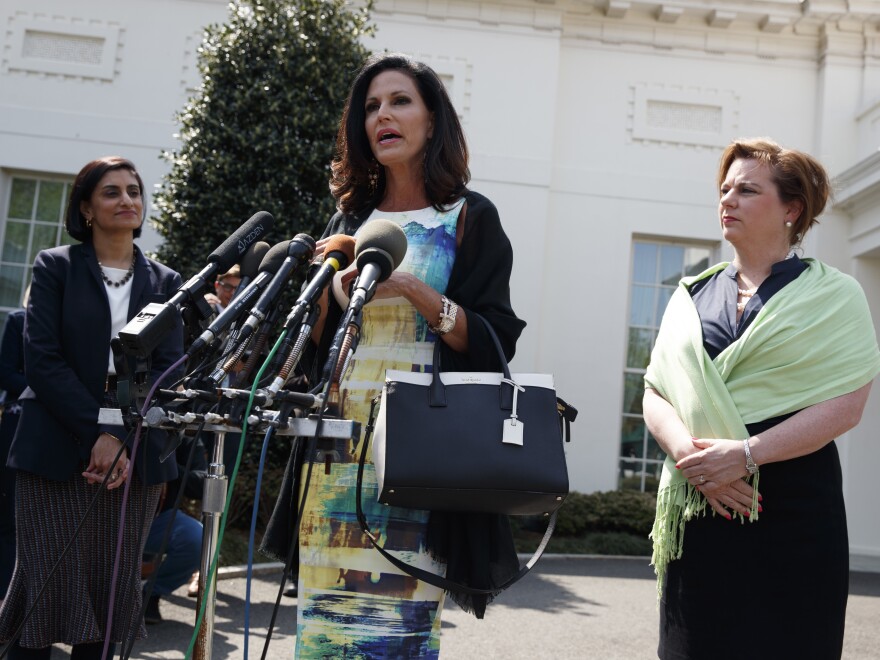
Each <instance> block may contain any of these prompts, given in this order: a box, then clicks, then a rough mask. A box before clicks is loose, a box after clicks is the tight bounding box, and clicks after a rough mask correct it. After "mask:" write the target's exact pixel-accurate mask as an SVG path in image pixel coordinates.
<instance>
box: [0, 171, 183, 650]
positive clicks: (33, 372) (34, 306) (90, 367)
mask: <svg viewBox="0 0 880 660" xmlns="http://www.w3.org/2000/svg"><path fill="white" fill-rule="evenodd" d="M144 217H145V206H144V184H143V181H142V180H141V177H140V175H139V174H138V173H137V170H136V169H135V167H134V165H133V164H132V163H131V162H130V161H128V160H125V159H123V158H119V157H115V156H111V157H104V158H99V159H97V160H93V161H92V162H90V163H88V164H87V165H86V166H85V167H83V168H82V170H81V171H80V172H79V174H78V175H77V177H76V179H75V181H74V182H73V184H72V186H71V190H70V197H69V200H68V205H67V210H66V213H65V227H66V229H67V232H68V233H69V234H70V236H71V237H73V238H74V239H75V240H76V241H78V243H76V244H74V245H64V246H61V247H56V248H52V249H48V250H43V251H42V252H40V253H39V254H38V255H37V258H36V261H35V262H34V267H33V281H32V284H31V292H30V299H29V301H28V306H27V313H26V325H25V349H24V350H25V378H26V380H27V384H28V386H29V387H28V388H27V389H26V390H25V392H24V393H23V394H22V396H21V404H22V413H21V419H20V422H19V425H18V429H17V431H16V435H15V438H14V440H13V443H12V448H11V450H10V454H9V460H8V465H9V467H11V468H14V469H15V470H17V482H16V513H15V514H16V533H17V538H18V546H17V561H16V567H15V571H14V573H13V576H12V582H11V584H10V586H9V590H8V592H7V596H6V600H5V601H4V603H3V606H2V609H0V640H2V641H4V642H9V641H10V640H14V639H15V637H16V635H19V634H20V636H19V637H18V641H17V642H16V643H15V645H14V646H13V647H12V648H11V649H10V654H9V657H10V658H13V659H14V658H46V659H48V658H49V657H50V653H51V645H52V644H55V643H63V644H68V645H71V646H72V647H73V651H72V655H71V657H73V658H82V659H85V658H100V657H101V655H102V652H103V650H104V647H105V641H107V642H112V643H114V644H115V643H120V642H123V641H125V640H126V639H129V636H130V635H134V636H136V637H143V636H145V634H146V633H145V630H144V628H143V625H142V622H141V621H137V620H135V617H136V615H137V613H138V612H139V611H140V609H141V585H140V564H141V552H142V549H143V543H144V541H145V539H146V537H147V530H148V529H149V527H150V523H151V521H152V518H153V513H154V512H155V510H156V505H157V502H158V499H159V493H160V490H161V485H160V484H161V483H163V482H165V481H168V480H169V479H173V478H174V477H175V476H176V465H175V463H174V461H169V462H167V463H165V464H160V463H159V461H158V456H159V449H158V448H157V447H161V443H162V442H163V440H162V439H161V438H159V437H158V434H154V435H152V436H151V437H150V438H147V439H146V440H142V441H141V443H140V449H139V451H138V455H137V456H136V457H133V456H132V455H131V453H130V452H131V450H132V442H133V434H131V436H128V435H127V434H126V431H125V429H124V428H123V427H121V426H107V425H103V424H100V423H99V421H98V413H99V409H100V408H102V407H106V408H118V407H119V403H118V401H117V395H116V371H115V367H114V363H113V359H112V356H111V351H110V339H111V338H112V337H114V336H115V335H116V334H117V333H118V332H119V330H120V329H121V328H122V327H123V326H124V325H125V324H126V323H127V322H128V321H129V320H130V319H131V318H132V317H133V316H134V315H135V314H136V313H137V312H139V311H140V310H141V309H142V308H143V307H144V306H145V305H147V304H148V303H164V302H166V301H167V300H168V299H169V298H170V297H171V296H172V295H173V294H174V293H175V292H176V291H177V289H178V287H179V286H180V284H181V278H180V275H178V274H177V273H176V272H174V271H173V270H171V269H169V268H166V267H165V266H163V265H161V264H159V263H157V262H155V261H153V260H151V259H147V258H146V257H145V256H144V255H143V253H141V251H140V250H139V249H138V248H137V247H136V246H135V244H134V239H135V238H136V237H138V236H139V235H140V233H141V225H142V224H143V221H144ZM182 354H183V333H182V328H181V327H180V326H179V325H178V327H176V328H175V329H174V330H173V331H172V332H169V333H168V334H167V336H166V337H165V338H164V339H163V340H162V341H161V342H160V343H159V345H158V346H157V347H156V348H155V349H154V350H153V351H152V354H151V356H150V357H151V370H152V374H153V376H154V377H155V376H157V375H159V374H161V373H162V372H164V371H165V370H166V369H168V367H170V366H171V365H172V364H173V363H174V361H175V360H177V359H178V358H179V357H180V356H181V355H182ZM146 445H149V447H147V446H146ZM132 461H134V464H133V467H134V469H131V468H132ZM127 481H130V482H131V483H130V484H129V486H128V501H127V505H126V507H125V509H124V510H125V512H126V514H125V518H124V519H123V518H122V511H123V506H122V503H123V492H124V490H125V488H124V486H125V485H126V482H127ZM95 498H97V499H96V501H94V503H93V500H95ZM80 525H81V528H78V527H79V526H80ZM120 530H121V533H122V535H123V539H122V545H121V556H120V557H119V568H118V572H117V573H116V576H115V579H114V561H115V560H116V558H117V539H118V536H119V534H120ZM65 551H66V552H65ZM62 553H64V554H63V558H62ZM56 565H57V566H56ZM53 569H54V572H53ZM113 586H115V591H114V590H113V589H112V588H111V587H113ZM111 604H114V605H113V607H112V608H111ZM108 622H109V623H110V625H111V626H112V628H111V629H107V626H108ZM110 649H112V644H110ZM110 655H112V650H111V651H110Z"/></svg>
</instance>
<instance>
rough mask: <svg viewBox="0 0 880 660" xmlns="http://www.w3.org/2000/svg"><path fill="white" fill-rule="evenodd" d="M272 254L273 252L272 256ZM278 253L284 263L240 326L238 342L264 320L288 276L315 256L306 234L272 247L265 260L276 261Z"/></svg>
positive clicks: (313, 248) (310, 240) (312, 245)
mask: <svg viewBox="0 0 880 660" xmlns="http://www.w3.org/2000/svg"><path fill="white" fill-rule="evenodd" d="M273 252H275V254H274V255H273ZM278 253H281V254H283V255H285V257H284V261H283V262H282V263H281V266H280V267H279V268H278V272H277V273H275V277H274V278H272V281H271V282H270V283H269V286H268V287H267V288H266V290H265V291H264V292H263V295H262V296H260V299H259V300H258V301H257V302H256V304H255V305H254V308H253V309H252V310H251V313H250V315H249V316H248V318H247V320H246V321H245V322H244V324H243V325H242V327H241V334H240V335H239V340H242V339H247V337H248V336H249V335H250V334H251V332H253V331H254V330H256V328H257V326H258V325H259V324H260V323H262V322H263V321H264V320H265V318H266V314H267V312H268V311H269V307H270V306H271V305H272V303H274V302H275V298H277V297H278V294H280V293H281V289H283V288H284V286H285V284H286V283H287V279H288V277H290V274H291V273H292V272H293V271H294V270H296V268H297V267H299V266H300V265H301V264H303V263H305V262H306V261H308V260H309V259H311V258H312V255H313V254H315V240H314V239H313V238H312V237H311V236H309V235H308V234H297V235H296V236H294V238H293V239H291V240H290V241H288V242H287V243H284V242H282V243H278V244H277V245H275V246H273V247H272V249H270V250H269V252H268V254H266V259H269V258H270V255H272V258H273V259H277V254H278ZM248 328H250V330H248Z"/></svg>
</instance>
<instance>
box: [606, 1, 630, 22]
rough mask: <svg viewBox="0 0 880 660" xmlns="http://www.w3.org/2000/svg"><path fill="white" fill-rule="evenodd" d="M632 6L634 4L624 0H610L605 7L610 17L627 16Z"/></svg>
mask: <svg viewBox="0 0 880 660" xmlns="http://www.w3.org/2000/svg"><path fill="white" fill-rule="evenodd" d="M630 7H632V4H631V3H629V2H625V1H624V0H608V5H607V6H606V7H605V15H606V16H607V17H608V18H626V14H627V12H628V11H629V10H630Z"/></svg>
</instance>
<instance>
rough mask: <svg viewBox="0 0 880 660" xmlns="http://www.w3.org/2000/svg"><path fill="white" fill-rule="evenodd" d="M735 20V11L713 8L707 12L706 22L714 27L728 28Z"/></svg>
mask: <svg viewBox="0 0 880 660" xmlns="http://www.w3.org/2000/svg"><path fill="white" fill-rule="evenodd" d="M735 20H736V12H733V11H721V10H718V9H715V10H713V11H711V12H709V16H708V17H707V18H706V22H707V23H708V24H709V25H710V26H711V27H714V28H728V27H730V24H731V23H733V22H734V21H735Z"/></svg>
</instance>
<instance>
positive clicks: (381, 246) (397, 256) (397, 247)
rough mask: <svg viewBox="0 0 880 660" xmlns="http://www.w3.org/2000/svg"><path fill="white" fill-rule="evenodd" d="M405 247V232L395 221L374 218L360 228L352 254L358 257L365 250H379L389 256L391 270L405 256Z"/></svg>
mask: <svg viewBox="0 0 880 660" xmlns="http://www.w3.org/2000/svg"><path fill="white" fill-rule="evenodd" d="M406 247H407V241H406V234H404V233H403V230H402V229H401V228H400V227H399V226H398V225H397V224H396V223H394V222H391V220H385V219H384V218H376V219H375V220H370V221H369V222H368V223H366V224H365V225H364V226H363V227H362V228H361V230H360V232H359V233H358V237H357V242H356V244H355V247H354V254H355V257H358V256H360V254H361V253H362V252H364V251H365V250H372V249H378V250H381V251H383V252H386V253H387V254H388V256H389V257H390V258H391V262H392V263H391V270H394V269H395V268H397V267H398V266H399V265H400V262H401V261H403V258H404V257H405V256H406Z"/></svg>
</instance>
